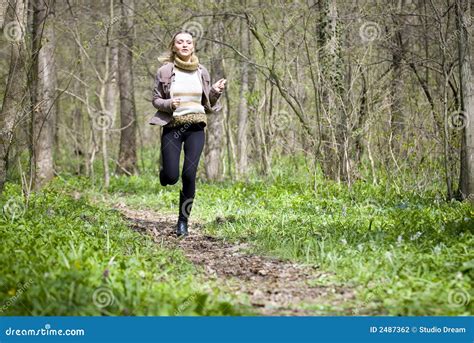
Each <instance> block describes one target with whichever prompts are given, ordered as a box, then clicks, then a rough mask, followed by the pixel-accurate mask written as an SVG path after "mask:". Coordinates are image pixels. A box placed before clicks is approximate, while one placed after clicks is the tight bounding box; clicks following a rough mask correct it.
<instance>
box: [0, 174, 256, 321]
mask: <svg viewBox="0 0 474 343" xmlns="http://www.w3.org/2000/svg"><path fill="white" fill-rule="evenodd" d="M87 185H88V184H87V182H84V181H81V180H79V179H70V180H69V181H68V183H67V184H65V183H64V182H63V181H61V180H56V182H54V183H53V184H52V185H50V186H49V187H47V188H46V189H45V190H44V191H42V192H39V193H35V194H33V195H32V196H31V197H30V198H29V201H28V204H25V200H24V199H23V197H22V195H21V189H20V188H19V187H18V186H16V185H12V184H9V185H8V187H7V189H6V191H5V192H4V194H3V196H2V207H3V208H4V213H3V216H1V217H0V240H1V242H2V243H1V245H0V246H1V248H0V258H1V261H2V264H1V265H0V315H59V316H60V315H239V314H243V313H248V310H246V309H244V308H242V307H238V306H235V305H233V303H234V300H235V299H234V298H232V297H231V296H229V295H226V294H225V293H224V292H222V291H220V290H219V288H218V287H216V286H215V285H213V284H212V283H209V282H203V280H202V279H201V277H200V276H199V274H198V273H197V271H196V270H195V268H194V266H193V265H192V264H191V263H190V262H188V261H187V260H186V258H185V257H184V256H183V254H182V253H181V252H180V251H178V250H170V249H166V248H164V247H160V246H157V245H156V243H154V242H153V241H152V240H151V239H150V238H149V237H147V236H145V235H142V234H139V233H136V232H134V231H132V230H131V229H130V228H129V227H127V226H126V223H125V222H124V220H123V219H122V218H121V216H120V215H119V214H118V213H116V212H115V211H112V210H109V209H106V208H101V207H98V205H92V204H91V203H90V201H89V200H88V199H87V197H86V196H82V197H80V198H79V199H75V198H73V197H72V196H71V195H70V194H72V193H73V190H74V189H80V190H82V189H83V187H86V186H87Z"/></svg>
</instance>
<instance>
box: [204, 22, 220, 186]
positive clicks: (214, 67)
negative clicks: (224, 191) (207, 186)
mask: <svg viewBox="0 0 474 343" xmlns="http://www.w3.org/2000/svg"><path fill="white" fill-rule="evenodd" d="M223 31H224V25H223V23H222V21H221V19H220V18H219V17H215V18H214V25H213V26H212V35H213V38H214V39H216V40H218V38H219V36H220V35H221V34H222V32H223ZM211 44H213V43H211ZM211 50H212V63H211V75H212V76H213V78H214V79H215V80H218V79H220V78H221V77H224V69H223V65H222V53H223V51H222V49H221V48H220V46H218V45H214V46H213V47H212V49H211ZM207 119H208V120H207V128H206V148H205V153H204V158H205V161H206V163H205V169H206V177H207V178H208V179H209V180H221V179H222V176H223V173H222V163H221V157H222V152H223V148H224V137H225V136H224V117H223V115H222V113H213V114H209V115H208V116H207Z"/></svg>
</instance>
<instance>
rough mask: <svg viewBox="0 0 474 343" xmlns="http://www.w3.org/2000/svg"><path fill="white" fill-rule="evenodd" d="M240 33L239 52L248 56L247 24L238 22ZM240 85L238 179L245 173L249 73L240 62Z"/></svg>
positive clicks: (244, 64)
mask: <svg viewBox="0 0 474 343" xmlns="http://www.w3.org/2000/svg"><path fill="white" fill-rule="evenodd" d="M240 28H241V30H240V32H241V36H240V37H241V39H240V43H241V50H242V52H243V54H244V55H245V56H249V36H248V34H247V30H248V28H247V23H246V22H245V21H244V20H241V22H240ZM241 63H242V69H241V84H240V103H239V116H238V123H237V125H238V134H237V175H238V176H239V177H241V176H243V175H245V174H246V173H247V168H248V166H247V163H248V161H247V147H248V144H247V126H248V123H247V121H248V103H247V96H248V94H247V93H248V89H249V84H248V82H249V72H248V63H247V62H246V61H242V62H241Z"/></svg>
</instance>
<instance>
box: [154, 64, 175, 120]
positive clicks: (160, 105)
mask: <svg viewBox="0 0 474 343" xmlns="http://www.w3.org/2000/svg"><path fill="white" fill-rule="evenodd" d="M152 103H153V106H154V107H155V108H156V109H157V110H158V111H161V112H168V113H173V107H172V99H165V93H164V90H163V79H162V76H161V70H160V69H158V72H157V73H156V77H155V86H154V87H153V101H152Z"/></svg>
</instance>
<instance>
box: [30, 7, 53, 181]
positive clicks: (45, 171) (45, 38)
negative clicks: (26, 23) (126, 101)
mask: <svg viewBox="0 0 474 343" xmlns="http://www.w3.org/2000/svg"><path fill="white" fill-rule="evenodd" d="M54 5H55V0H35V2H34V17H33V51H34V54H36V60H35V68H36V70H35V71H34V73H35V75H33V77H34V78H36V85H35V94H36V95H35V99H34V110H33V121H32V133H31V137H32V144H33V146H32V148H33V149H32V152H33V154H32V161H33V163H32V166H33V171H34V172H33V188H35V189H38V188H41V187H43V186H44V185H45V184H46V183H47V182H48V181H49V180H51V179H52V178H53V177H54V160H53V151H54V150H53V147H54V123H55V122H56V120H55V117H56V106H55V101H56V87H57V81H56V65H55V56H54V49H55V35H54V27H53V22H52V18H54Z"/></svg>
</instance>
